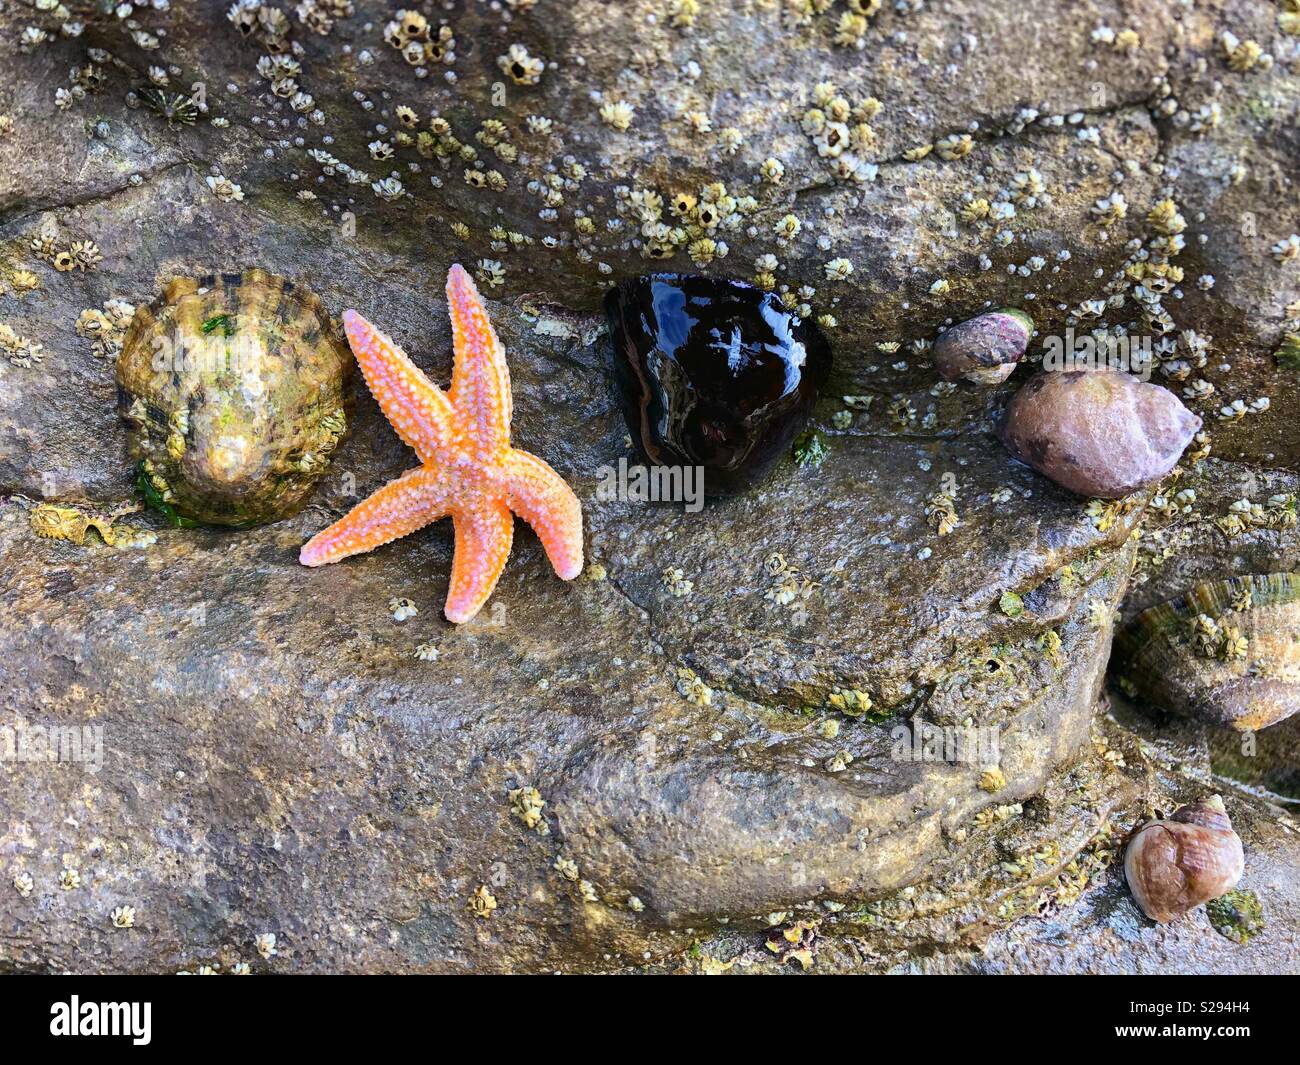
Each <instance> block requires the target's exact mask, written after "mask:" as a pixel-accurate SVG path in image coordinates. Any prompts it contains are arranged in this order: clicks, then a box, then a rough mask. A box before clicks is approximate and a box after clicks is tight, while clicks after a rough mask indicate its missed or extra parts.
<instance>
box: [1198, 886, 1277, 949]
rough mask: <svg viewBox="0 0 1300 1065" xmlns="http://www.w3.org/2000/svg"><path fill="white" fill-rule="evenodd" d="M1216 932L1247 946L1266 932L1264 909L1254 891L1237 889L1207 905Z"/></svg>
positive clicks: (1206, 908) (1206, 909) (1207, 911)
mask: <svg viewBox="0 0 1300 1065" xmlns="http://www.w3.org/2000/svg"><path fill="white" fill-rule="evenodd" d="M1205 912H1206V914H1207V915H1208V916H1209V918H1210V924H1212V925H1213V926H1214V930H1215V931H1216V932H1218V933H1219V934H1220V935H1222V936H1227V938H1229V939H1231V940H1232V941H1233V942H1234V943H1240V944H1241V945H1242V946H1245V945H1246V944H1247V943H1249V942H1250V941H1251V939H1253V938H1254V937H1255V936H1257V935H1259V933H1260V932H1262V931H1264V927H1265V924H1264V907H1263V906H1262V905H1261V904H1260V901H1259V896H1258V895H1256V894H1255V893H1254V892H1253V891H1247V890H1245V889H1242V888H1237V889H1235V890H1233V891H1229V892H1228V893H1227V894H1226V895H1224V896H1222V897H1220V898H1217V899H1214V900H1213V901H1211V902H1207V903H1206V904H1205Z"/></svg>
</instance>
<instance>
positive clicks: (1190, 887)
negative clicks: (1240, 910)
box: [1124, 795, 1245, 924]
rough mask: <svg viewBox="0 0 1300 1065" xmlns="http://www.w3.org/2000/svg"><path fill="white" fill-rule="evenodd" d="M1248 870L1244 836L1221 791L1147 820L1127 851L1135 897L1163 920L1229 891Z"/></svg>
mask: <svg viewBox="0 0 1300 1065" xmlns="http://www.w3.org/2000/svg"><path fill="white" fill-rule="evenodd" d="M1244 869H1245V855H1244V853H1243V851H1242V849H1241V839H1240V837H1238V835H1237V833H1236V832H1235V831H1233V828H1232V822H1231V821H1230V820H1229V819H1228V813H1227V810H1226V809H1225V808H1224V805H1223V800H1222V799H1221V798H1219V796H1217V795H1214V796H1211V797H1210V798H1209V799H1204V800H1202V801H1200V802H1195V803H1191V804H1189V805H1187V806H1183V807H1180V808H1179V809H1178V810H1177V811H1175V812H1174V813H1173V814H1171V815H1170V816H1169V817H1168V818H1165V819H1158V820H1155V821H1149V822H1147V823H1146V824H1145V825H1143V826H1142V827H1141V828H1139V829H1138V830H1137V832H1136V833H1134V835H1133V838H1132V839H1131V840H1129V844H1128V848H1127V849H1126V850H1125V852H1124V876H1125V878H1126V879H1127V880H1128V885H1129V889H1130V890H1131V891H1132V892H1133V897H1134V898H1135V899H1136V900H1137V903H1138V905H1139V906H1140V907H1142V912H1143V913H1145V914H1146V915H1147V916H1148V917H1150V918H1151V920H1153V921H1159V922H1160V923H1162V924H1163V923H1165V922H1167V921H1172V920H1174V919H1175V918H1178V917H1181V916H1183V915H1184V914H1186V913H1190V912H1191V911H1192V910H1194V909H1196V907H1197V906H1201V905H1204V904H1205V903H1207V902H1209V901H1211V900H1212V899H1217V898H1219V897H1220V896H1221V895H1226V894H1227V893H1228V892H1229V891H1231V890H1232V889H1233V888H1234V887H1236V886H1237V882H1238V881H1239V880H1241V874H1242V872H1243V871H1244Z"/></svg>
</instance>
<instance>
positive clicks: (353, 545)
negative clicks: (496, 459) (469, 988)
mask: <svg viewBox="0 0 1300 1065" xmlns="http://www.w3.org/2000/svg"><path fill="white" fill-rule="evenodd" d="M453 495H454V492H453V490H452V485H451V482H450V480H449V479H447V478H445V477H444V476H442V475H441V474H440V473H438V472H437V471H434V470H430V469H429V468H428V467H425V466H417V467H416V468H415V469H413V470H408V471H407V472H406V473H404V474H402V476H401V477H398V478H397V480H395V481H389V482H388V484H386V485H384V487H383V488H381V489H379V491H377V492H375V493H374V495H372V496H370V497H368V498H367V499H364V500H362V501H361V502H360V503H358V504H357V505H356V506H355V507H353V508H352V509H351V510H350V511H349V512H348V513H347V514H346V515H345V516H344V517H342V518H340V519H339V520H338V521H336V522H335V523H334V524H333V525H331V526H329V528H327V529H322V530H321V531H320V532H318V533H317V534H316V535H315V536H313V537H312V538H311V539H310V540H308V541H307V542H306V543H305V544H303V545H302V550H301V551H300V552H299V554H298V561H299V562H301V563H302V564H303V565H304V566H323V565H325V563H327V562H337V561H338V560H339V559H341V558H347V557H348V556H349V555H359V554H361V553H363V552H365V551H370V550H371V549H373V548H376V547H379V546H380V545H381V544H386V543H389V542H390V541H392V540H396V539H398V538H399V537H402V536H405V535H406V534H407V533H412V532H415V530H416V529H422V528H424V526H426V525H428V524H429V523H430V522H433V521H437V520H438V519H439V518H445V517H446V516H447V515H448V514H450V513H451V499H452V496H453Z"/></svg>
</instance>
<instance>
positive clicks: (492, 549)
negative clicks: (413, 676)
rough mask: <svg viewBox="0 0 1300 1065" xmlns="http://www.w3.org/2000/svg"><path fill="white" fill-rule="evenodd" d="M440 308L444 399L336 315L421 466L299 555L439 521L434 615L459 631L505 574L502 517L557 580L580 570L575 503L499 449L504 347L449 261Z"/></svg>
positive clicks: (543, 468)
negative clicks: (448, 540)
mask: <svg viewBox="0 0 1300 1065" xmlns="http://www.w3.org/2000/svg"><path fill="white" fill-rule="evenodd" d="M447 307H448V311H449V313H450V315H451V335H452V345H453V349H454V351H455V356H456V359H455V366H454V368H453V370H452V376H451V388H450V389H449V390H448V391H446V392H444V391H443V390H442V389H441V388H439V387H438V386H437V385H435V384H434V383H433V382H432V381H430V380H429V379H428V377H426V376H425V375H424V374H423V373H422V372H421V371H420V370H419V368H418V367H416V365H415V364H414V363H413V362H411V360H410V359H408V358H407V357H406V355H405V354H403V352H402V350H401V349H400V348H398V347H397V345H395V344H394V343H393V342H392V341H391V340H389V339H388V338H387V337H386V336H384V335H383V334H382V333H380V332H379V331H378V330H377V329H375V327H374V326H372V325H371V324H370V323H369V322H367V321H366V320H365V319H364V318H362V317H361V315H359V314H357V312H356V311H347V312H345V313H344V315H343V326H344V329H345V330H346V332H347V335H348V343H350V344H351V345H352V351H353V352H354V353H355V354H356V357H357V363H358V365H360V367H361V372H362V373H363V374H365V378H366V384H367V385H369V386H370V392H371V394H372V395H373V396H374V397H375V401H376V402H377V403H378V404H379V406H380V409H381V410H383V412H384V415H385V417H387V418H388V420H389V422H391V423H392V426H393V428H394V429H396V430H397V435H398V436H400V437H401V438H402V440H403V441H405V442H406V443H407V444H408V445H409V446H410V447H411V448H413V449H414V450H415V453H416V454H417V455H418V456H419V458H420V462H421V465H419V466H417V467H416V468H415V469H413V470H408V471H407V472H406V473H404V474H402V476H401V477H399V478H397V480H395V481H390V482H389V483H388V484H386V485H385V486H384V487H383V488H381V489H379V491H377V492H376V493H375V494H374V495H372V496H371V497H370V498H369V499H366V500H365V501H363V502H361V503H359V504H357V506H355V507H354V508H353V509H352V510H351V511H350V512H349V513H348V515H347V516H346V517H344V518H341V519H340V520H339V521H336V522H335V523H334V524H333V525H331V526H330V527H329V528H328V529H324V530H322V531H321V532H319V533H317V534H316V535H315V536H313V537H312V538H311V539H310V540H309V541H308V542H307V543H305V544H304V545H303V547H302V552H301V553H300V554H299V556H298V560H299V561H300V562H301V563H302V564H303V565H304V566H321V565H324V564H325V563H327V562H337V561H338V560H339V559H342V558H347V557H348V556H349V555H356V554H360V553H362V552H365V551H370V550H372V549H373V548H376V547H378V546H380V545H381V544H386V543H388V542H389V541H391V540H396V539H398V538H399V537H402V536H406V535H407V534H408V533H412V532H415V530H416V529H421V528H423V527H424V526H426V525H428V524H429V523H430V522H433V521H436V520H438V519H439V518H446V517H450V518H451V520H452V522H453V523H454V525H455V530H456V553H455V557H454V558H453V560H452V564H451V586H450V587H449V588H448V590H447V605H446V609H445V613H446V615H447V619H448V620H449V621H453V622H456V623H458V624H460V623H463V622H466V621H469V620H470V619H471V618H472V617H474V615H475V614H477V613H478V612H479V610H480V609H481V608H482V606H483V604H484V603H486V602H487V600H488V596H490V595H491V594H492V590H493V589H494V588H495V587H496V583H497V580H498V578H500V576H501V571H502V570H503V569H504V568H505V564H506V559H507V558H508V557H509V555H510V545H511V541H512V539H513V536H514V518H513V517H512V515H511V512H512V511H513V512H514V513H515V514H518V515H519V516H520V517H521V518H523V519H524V521H526V522H528V524H529V525H531V526H532V527H533V529H534V531H536V533H537V535H538V537H539V538H540V539H541V541H542V547H543V548H545V550H546V555H547V557H548V558H549V559H550V560H551V565H552V566H554V567H555V572H556V573H558V574H559V575H560V577H561V578H562V579H563V580H566V581H569V580H572V579H573V578H574V577H576V576H577V575H578V574H579V573H580V572H582V507H581V506H580V505H579V503H578V499H577V497H576V496H575V495H574V494H573V492H572V491H571V490H570V488H569V486H568V485H567V484H565V483H564V481H563V479H562V478H561V477H560V475H559V474H558V473H556V472H555V471H554V470H553V469H551V467H550V466H548V465H547V464H546V463H545V462H543V461H542V460H541V459H539V458H537V457H536V456H535V455H530V454H529V453H528V452H526V451H519V450H518V449H516V448H513V447H511V446H510V414H511V403H510V371H509V370H508V369H507V367H506V357H505V349H504V348H503V347H502V345H501V342H500V341H499V340H498V339H497V335H496V332H495V331H494V330H493V328H492V323H491V322H490V321H489V320H488V315H487V308H485V307H484V306H483V300H482V299H481V298H480V297H479V294H478V289H477V288H475V287H474V282H473V280H472V279H471V278H470V276H469V274H467V273H466V272H465V271H464V269H462V268H461V267H460V266H459V265H456V266H453V267H452V268H451V271H450V272H449V273H448V275H447Z"/></svg>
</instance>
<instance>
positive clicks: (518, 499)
mask: <svg viewBox="0 0 1300 1065" xmlns="http://www.w3.org/2000/svg"><path fill="white" fill-rule="evenodd" d="M506 505H507V506H509V507H510V509H511V510H513V511H514V512H515V513H516V514H518V515H519V516H520V517H521V518H523V519H524V521H526V522H528V524H529V525H531V526H532V527H533V531H534V532H536V533H537V536H538V538H539V539H540V540H541V541H542V547H544V548H545V549H546V557H547V558H549V559H550V560H551V565H552V566H554V567H555V572H556V573H558V574H559V575H560V578H561V579H562V580H566V581H571V580H573V578H574V577H576V576H577V575H578V574H579V573H581V572H582V505H581V504H580V503H579V502H578V497H577V496H575V495H574V494H573V490H572V489H571V488H570V487H569V486H568V485H567V484H565V483H564V479H563V478H562V477H561V476H560V475H559V474H558V473H556V472H555V471H554V470H553V469H551V467H550V466H548V465H547V464H546V463H545V462H543V461H542V460H541V459H539V458H538V457H537V456H536V455H530V454H529V453H528V452H527V451H518V450H516V449H513V448H512V449H511V450H510V452H509V454H508V455H507V456H506Z"/></svg>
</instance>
